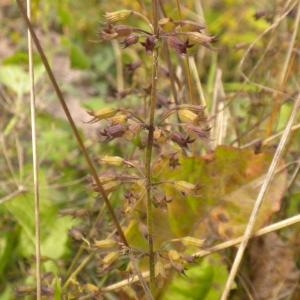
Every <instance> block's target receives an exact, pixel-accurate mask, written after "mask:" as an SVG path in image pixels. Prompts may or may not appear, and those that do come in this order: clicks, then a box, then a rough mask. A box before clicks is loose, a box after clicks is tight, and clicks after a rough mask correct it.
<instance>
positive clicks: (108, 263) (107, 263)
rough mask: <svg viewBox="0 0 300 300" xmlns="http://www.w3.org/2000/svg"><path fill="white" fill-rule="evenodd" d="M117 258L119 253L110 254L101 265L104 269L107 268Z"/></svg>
mask: <svg viewBox="0 0 300 300" xmlns="http://www.w3.org/2000/svg"><path fill="white" fill-rule="evenodd" d="M118 258H119V252H116V251H114V252H110V253H108V254H107V255H106V256H105V257H104V258H103V260H102V263H103V265H104V266H105V267H109V266H110V265H112V264H113V263H114V262H115V261H116V260H117V259H118Z"/></svg>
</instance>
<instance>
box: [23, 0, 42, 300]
mask: <svg viewBox="0 0 300 300" xmlns="http://www.w3.org/2000/svg"><path fill="white" fill-rule="evenodd" d="M26 4H27V16H28V19H29V20H30V19H31V1H30V0H27V1H26ZM27 35H28V65H29V77H30V114H31V140H32V165H33V187H34V219H35V262H36V266H35V268H36V271H35V274H36V299H37V300H40V299H41V298H42V288H41V234H40V228H41V222H40V194H39V174H38V155H37V141H36V107H35V86H34V68H33V67H34V66H33V55H32V40H31V33H30V31H29V29H28V30H27Z"/></svg>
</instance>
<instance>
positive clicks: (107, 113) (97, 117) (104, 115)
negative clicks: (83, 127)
mask: <svg viewBox="0 0 300 300" xmlns="http://www.w3.org/2000/svg"><path fill="white" fill-rule="evenodd" d="M118 111H119V110H118V109H115V108H111V107H105V108H102V109H100V110H98V111H96V112H93V111H88V114H89V115H91V116H93V117H94V118H93V119H92V120H90V121H89V123H95V122H97V121H101V120H105V119H109V118H111V117H113V116H115V115H116V114H117V113H118Z"/></svg>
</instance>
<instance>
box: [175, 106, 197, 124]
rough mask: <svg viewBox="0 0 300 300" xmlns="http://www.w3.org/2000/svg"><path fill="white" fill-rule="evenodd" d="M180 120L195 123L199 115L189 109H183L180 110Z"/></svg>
mask: <svg viewBox="0 0 300 300" xmlns="http://www.w3.org/2000/svg"><path fill="white" fill-rule="evenodd" d="M178 115H179V117H180V120H181V121H182V122H184V123H193V122H195V121H196V120H197V119H198V115H197V114H196V113H194V112H192V111H191V110H189V109H181V110H179V111H178Z"/></svg>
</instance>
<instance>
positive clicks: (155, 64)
mask: <svg viewBox="0 0 300 300" xmlns="http://www.w3.org/2000/svg"><path fill="white" fill-rule="evenodd" d="M152 8H153V16H152V18H153V29H154V34H155V35H156V36H157V37H158V2H157V0H153V1H152ZM157 75H158V48H157V47H156V48H155V49H154V51H153V54H152V79H151V96H150V112H149V125H148V130H149V132H148V140H147V148H146V159H145V172H146V197H147V229H148V248H149V249H148V250H149V272H150V290H151V292H152V293H153V292H154V287H155V255H154V247H153V204H152V193H151V185H152V174H151V160H152V150H153V135H154V129H155V128H154V117H155V108H156V100H157Z"/></svg>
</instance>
